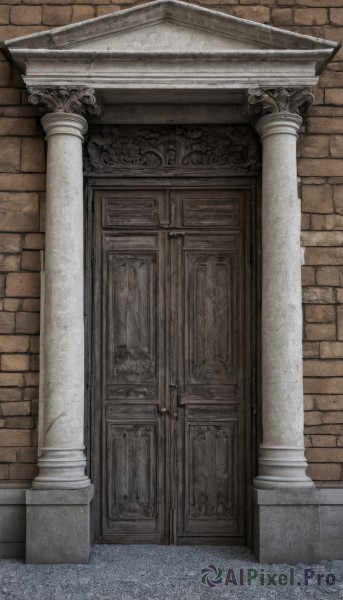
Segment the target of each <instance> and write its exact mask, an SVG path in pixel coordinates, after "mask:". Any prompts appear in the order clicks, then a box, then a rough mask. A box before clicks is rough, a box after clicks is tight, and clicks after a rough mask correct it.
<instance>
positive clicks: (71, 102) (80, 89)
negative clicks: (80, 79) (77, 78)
mask: <svg viewBox="0 0 343 600" xmlns="http://www.w3.org/2000/svg"><path fill="white" fill-rule="evenodd" d="M28 91H29V93H30V95H29V102H31V104H33V105H34V106H37V107H38V108H39V109H40V111H41V112H43V113H72V114H78V115H80V114H81V115H82V114H86V113H89V114H91V115H98V114H99V113H100V108H99V106H98V104H97V101H96V97H95V92H94V89H93V88H89V87H85V86H77V87H65V86H59V87H41V86H29V87H28Z"/></svg>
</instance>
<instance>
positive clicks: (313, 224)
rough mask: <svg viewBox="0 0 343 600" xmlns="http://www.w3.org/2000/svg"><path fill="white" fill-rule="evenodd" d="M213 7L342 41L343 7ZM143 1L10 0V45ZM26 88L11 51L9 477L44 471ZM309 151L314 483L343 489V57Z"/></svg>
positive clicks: (264, 2) (1, 160)
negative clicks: (38, 467)
mask: <svg viewBox="0 0 343 600" xmlns="http://www.w3.org/2000/svg"><path fill="white" fill-rule="evenodd" d="M201 3H202V4H203V5H205V6H206V5H208V6H210V7H214V8H217V9H218V10H222V11H224V12H225V13H229V14H232V15H235V16H238V17H243V18H247V19H250V20H255V21H258V22H261V23H267V24H271V25H275V26H278V27H282V28H285V29H288V30H290V31H295V32H298V33H303V34H309V35H314V36H316V37H324V38H327V39H332V40H336V41H341V40H342V39H343V0H221V2H219V1H218V2H214V1H213V0H202V1H201ZM133 4H135V2H132V0H121V2H120V3H119V4H115V2H114V0H89V1H88V2H87V1H86V0H3V1H2V3H1V6H0V39H9V38H12V37H16V36H22V35H26V34H30V33H34V32H37V31H41V30H43V29H46V28H51V27H55V26H59V25H65V24H69V23H73V22H77V21H81V20H83V19H89V18H92V17H96V16H101V15H104V14H107V13H110V12H112V11H115V10H119V9H120V8H124V7H129V6H132V5H133ZM23 89H24V85H23V82H22V81H21V78H20V77H19V76H18V73H16V71H15V70H13V69H12V67H11V65H10V64H9V63H8V61H7V60H6V59H5V58H4V57H2V56H1V55H0V136H1V144H0V214H1V226H0V479H5V480H7V479H13V480H18V481H22V480H30V479H32V477H34V475H35V473H36V466H35V463H36V460H37V450H36V447H35V446H36V442H37V431H36V418H37V399H38V387H37V386H38V373H37V369H38V359H37V355H38V351H39V268H40V253H39V251H40V250H41V249H43V248H44V234H43V221H44V190H45V180H44V165H45V147H44V141H43V139H42V136H41V134H40V133H39V130H38V129H37V125H38V122H39V120H38V119H37V114H36V113H35V111H34V109H33V108H32V107H31V106H28V105H27V102H26V95H25V93H23ZM316 98H317V100H316V104H315V105H313V106H312V107H311V108H310V110H309V114H308V117H307V118H306V119H305V121H304V128H303V133H302V135H301V140H300V144H299V159H298V160H299V174H300V176H301V183H302V189H301V197H302V210H303V218H302V229H303V232H302V244H303V246H304V248H305V264H304V266H303V274H302V276H303V304H304V307H303V308H304V389H305V396H304V406H305V443H306V448H307V450H306V452H307V458H308V461H309V470H308V472H309V475H310V476H311V477H312V478H313V479H314V480H316V481H318V482H322V483H325V484H329V483H330V482H335V483H336V484H337V483H338V482H341V483H342V485H343V469H342V466H343V109H342V103H343V50H340V51H339V52H338V53H337V55H336V56H335V59H334V61H333V62H332V63H331V64H330V65H329V66H328V68H327V70H326V71H325V72H324V73H323V74H322V76H321V78H320V82H319V86H318V89H317V96H316Z"/></svg>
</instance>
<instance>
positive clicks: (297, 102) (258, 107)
mask: <svg viewBox="0 0 343 600" xmlns="http://www.w3.org/2000/svg"><path fill="white" fill-rule="evenodd" d="M247 94H248V108H249V112H250V113H252V114H256V115H260V116H262V115H266V114H272V113H281V112H287V113H293V114H296V115H302V114H304V112H305V111H306V110H307V108H308V107H309V105H310V104H311V103H312V102H313V100H314V88H313V87H302V88H276V89H267V88H264V89H262V88H257V89H250V90H248V91H247Z"/></svg>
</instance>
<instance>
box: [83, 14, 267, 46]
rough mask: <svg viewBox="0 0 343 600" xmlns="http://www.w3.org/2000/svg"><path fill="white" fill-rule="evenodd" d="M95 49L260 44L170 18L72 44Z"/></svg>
mask: <svg viewBox="0 0 343 600" xmlns="http://www.w3.org/2000/svg"><path fill="white" fill-rule="evenodd" d="M90 45H91V47H92V49H93V50H94V51H97V52H115V53H117V52H123V51H125V52H127V53H132V52H148V53H152V52H154V53H156V54H157V53H158V54H160V53H162V54H164V53H168V54H170V53H172V52H175V50H176V51H177V52H178V53H187V52H190V51H191V52H192V53H199V52H216V51H225V50H243V49H245V50H248V49H256V50H257V49H260V48H262V44H260V43H257V42H250V43H249V42H247V41H246V40H240V39H238V38H234V39H232V38H230V37H228V36H226V35H223V34H218V33H215V32H211V31H206V30H199V29H198V28H196V27H192V26H189V25H181V24H179V23H173V22H172V21H161V22H160V23H153V24H147V25H145V26H143V27H140V28H139V29H135V30H134V31H132V30H131V29H129V30H128V31H119V32H117V33H115V34H112V35H106V36H100V37H99V38H93V39H92V40H91V41H89V40H84V41H82V42H77V43H76V44H75V45H74V48H75V49H76V48H79V49H84V50H87V49H89V46H90Z"/></svg>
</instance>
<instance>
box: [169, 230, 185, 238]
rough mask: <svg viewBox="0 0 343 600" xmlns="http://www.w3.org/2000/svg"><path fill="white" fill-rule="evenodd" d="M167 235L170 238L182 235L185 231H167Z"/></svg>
mask: <svg viewBox="0 0 343 600" xmlns="http://www.w3.org/2000/svg"><path fill="white" fill-rule="evenodd" d="M168 235H169V237H171V238H175V237H179V236H182V235H186V233H185V232H184V231H169V233H168Z"/></svg>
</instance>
